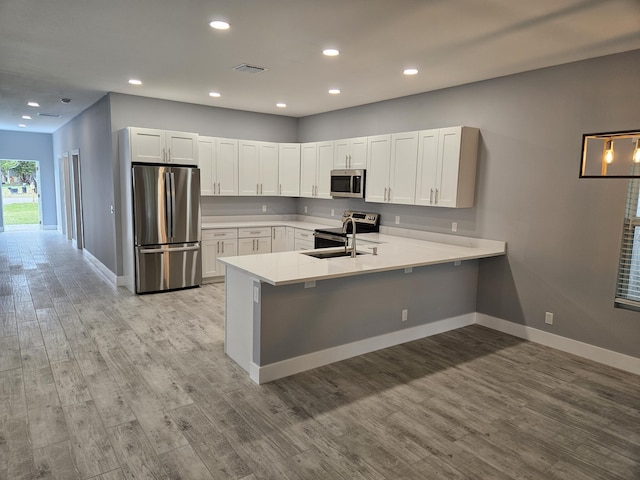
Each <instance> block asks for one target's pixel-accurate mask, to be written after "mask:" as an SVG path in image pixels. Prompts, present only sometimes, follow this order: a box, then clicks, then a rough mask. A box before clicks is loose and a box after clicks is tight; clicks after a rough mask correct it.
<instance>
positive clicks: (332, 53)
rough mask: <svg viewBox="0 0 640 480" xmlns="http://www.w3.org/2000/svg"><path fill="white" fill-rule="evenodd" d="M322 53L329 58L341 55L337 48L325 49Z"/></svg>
mask: <svg viewBox="0 0 640 480" xmlns="http://www.w3.org/2000/svg"><path fill="white" fill-rule="evenodd" d="M322 53H324V54H325V55H326V56H327V57H336V56H338V55H340V50H337V49H335V48H325V49H324V50H323V51H322Z"/></svg>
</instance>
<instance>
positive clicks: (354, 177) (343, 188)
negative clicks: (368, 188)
mask: <svg viewBox="0 0 640 480" xmlns="http://www.w3.org/2000/svg"><path fill="white" fill-rule="evenodd" d="M364 176H365V170H360V169H344V170H331V196H332V197H334V198H364V183H365V180H364Z"/></svg>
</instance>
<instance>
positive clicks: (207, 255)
mask: <svg viewBox="0 0 640 480" xmlns="http://www.w3.org/2000/svg"><path fill="white" fill-rule="evenodd" d="M219 248H220V247H219V246H218V241H217V240H203V241H202V277H203V278H207V277H216V276H218V275H221V273H220V272H219V270H218V268H219V264H218V249H219Z"/></svg>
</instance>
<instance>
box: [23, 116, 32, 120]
mask: <svg viewBox="0 0 640 480" xmlns="http://www.w3.org/2000/svg"><path fill="white" fill-rule="evenodd" d="M22 118H23V120H31V115H22Z"/></svg>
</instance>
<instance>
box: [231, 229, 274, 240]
mask: <svg viewBox="0 0 640 480" xmlns="http://www.w3.org/2000/svg"><path fill="white" fill-rule="evenodd" d="M258 237H271V227H255V228H251V227H246V228H239V229H238V238H258Z"/></svg>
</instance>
